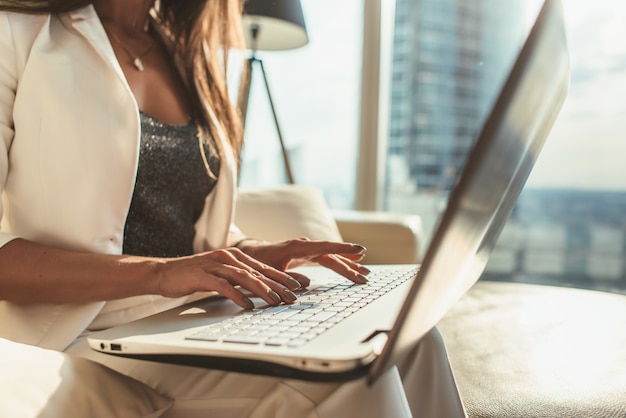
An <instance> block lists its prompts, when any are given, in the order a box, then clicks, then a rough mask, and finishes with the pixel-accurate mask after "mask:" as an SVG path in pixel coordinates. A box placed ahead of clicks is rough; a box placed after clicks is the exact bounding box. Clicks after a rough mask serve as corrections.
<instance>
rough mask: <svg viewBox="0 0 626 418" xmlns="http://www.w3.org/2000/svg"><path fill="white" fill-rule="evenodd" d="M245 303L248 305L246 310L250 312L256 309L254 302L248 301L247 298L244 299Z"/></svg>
mask: <svg viewBox="0 0 626 418" xmlns="http://www.w3.org/2000/svg"><path fill="white" fill-rule="evenodd" d="M243 303H244V305H246V309H249V310H252V309H254V303H252V301H251V300H250V299H248V298H247V297H244V298H243Z"/></svg>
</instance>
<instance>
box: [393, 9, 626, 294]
mask: <svg viewBox="0 0 626 418" xmlns="http://www.w3.org/2000/svg"><path fill="white" fill-rule="evenodd" d="M563 4H564V9H565V14H566V27H567V36H568V41H569V47H570V53H571V65H572V72H571V88H570V93H569V96H568V98H567V100H566V103H565V105H564V107H563V109H562V111H561V114H560V116H559V118H558V120H557V122H556V124H555V126H554V128H553V130H552V132H551V134H550V136H549V138H548V140H547V143H546V145H545V147H544V151H543V153H542V155H541V156H540V158H539V161H538V162H537V165H536V167H535V170H534V171H533V173H532V174H531V177H530V179H529V181H528V183H527V186H526V188H525V189H524V191H523V192H522V196H521V197H520V200H519V202H518V204H517V206H516V208H515V209H514V211H513V214H512V217H511V219H510V221H509V223H508V224H507V226H506V227H505V229H504V231H503V233H502V235H501V237H500V240H499V241H498V245H497V246H496V249H495V251H494V253H493V255H492V258H491V259H490V262H489V264H488V266H487V270H486V273H485V277H489V278H490V279H495V280H515V281H524V282H538V283H549V284H559V285H566V286H576V287H584V288H595V289H602V290H610V291H621V292H626V217H625V216H624V214H625V213H626V166H625V165H624V163H623V161H622V160H623V156H624V155H626V141H624V135H625V134H626V118H624V117H623V115H624V114H625V112H626V100H624V97H626V43H625V42H623V40H624V39H626V26H625V25H623V22H624V21H626V5H624V3H623V2H621V1H619V0H597V1H594V2H587V1H582V0H567V1H563ZM538 5H539V3H538V2H529V1H527V0H510V1H506V2H502V1H501V0H397V8H396V13H401V14H402V16H396V28H395V33H394V36H395V43H396V44H400V45H402V48H401V52H402V59H398V60H396V59H395V58H394V63H393V74H394V77H393V79H392V80H391V97H392V98H393V100H391V102H390V111H391V115H393V119H391V123H390V131H389V138H388V144H387V150H388V151H387V152H388V161H387V168H386V176H387V177H386V186H385V190H384V196H385V197H384V205H385V209H386V210H389V211H394V212H402V213H415V212H417V213H419V214H420V215H422V217H423V220H424V225H425V229H426V232H427V239H428V236H429V235H430V234H431V233H432V230H433V227H434V225H435V223H436V220H437V218H438V216H439V214H440V211H441V208H442V207H443V205H444V204H445V201H446V198H447V193H448V192H449V190H450V188H451V187H452V185H453V184H454V180H455V178H456V175H457V174H458V172H459V170H460V168H461V167H462V165H463V164H464V159H465V155H466V154H467V151H468V149H469V147H470V146H471V144H472V141H473V139H474V137H475V134H476V133H477V131H478V129H479V128H480V124H481V123H482V122H483V120H484V117H485V114H486V112H487V110H488V108H489V106H490V104H491V103H492V101H493V100H494V95H495V94H496V93H497V91H498V88H499V87H500V84H501V82H502V80H503V78H504V76H505V75H506V74H507V71H508V69H509V68H510V65H511V63H512V60H513V59H514V57H515V54H516V53H517V52H518V50H519V46H521V42H522V41H523V39H524V38H525V36H526V34H527V32H528V30H529V27H530V24H531V23H532V21H533V19H534V17H535V16H536V13H537V10H538V8H537V6H538ZM405 26H411V28H412V29H411V31H409V30H407V28H406V27H405ZM411 32H413V34H412V35H410V39H406V37H407V36H408V34H410V33H411ZM407 43H410V46H407ZM407 49H410V51H411V52H410V53H409V54H407ZM394 55H395V54H394ZM407 57H410V58H407ZM398 92H404V93H406V92H409V94H398ZM397 108H398V109H401V111H399V110H397ZM407 114H408V115H413V117H407V118H406V119H401V118H403V117H405V116H406V115H407ZM398 124H400V125H401V126H402V129H400V128H399V127H398V126H396V125H398Z"/></svg>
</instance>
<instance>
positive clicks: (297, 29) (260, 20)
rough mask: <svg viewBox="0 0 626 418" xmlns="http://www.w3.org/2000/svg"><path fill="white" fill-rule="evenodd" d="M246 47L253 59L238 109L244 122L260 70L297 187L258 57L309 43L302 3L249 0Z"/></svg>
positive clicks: (288, 169)
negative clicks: (253, 82)
mask: <svg viewBox="0 0 626 418" xmlns="http://www.w3.org/2000/svg"><path fill="white" fill-rule="evenodd" d="M242 24H243V30H244V36H245V40H246V47H247V48H248V49H249V50H250V57H249V58H248V59H247V64H246V65H247V72H246V74H247V76H246V78H245V79H244V80H243V81H242V83H241V87H240V89H239V98H238V106H239V109H240V111H241V115H242V118H243V121H244V125H245V120H246V115H247V112H248V99H249V97H250V83H251V81H252V72H253V70H254V67H258V68H259V69H260V70H261V75H262V76H263V77H262V78H263V82H264V84H265V91H266V93H267V97H268V99H269V104H270V108H271V111H272V116H273V118H274V124H275V125H276V133H277V135H278V140H279V141H280V147H281V151H282V154H283V161H284V163H285V172H286V175H287V180H288V181H289V184H294V179H293V173H292V171H291V165H290V163H289V154H288V152H287V148H286V147H285V143H284V141H283V135H282V132H281V130H280V125H279V123H278V117H277V115H276V109H275V108H274V101H273V100H272V94H271V91H270V87H269V84H268V82H267V75H266V73H265V68H264V67H263V61H262V60H261V59H260V58H259V57H258V56H257V51H260V50H263V51H281V50H287V49H293V48H298V47H300V46H303V45H305V44H306V43H307V42H308V41H309V38H308V35H307V31H306V26H305V24H304V15H303V13H302V5H301V4H300V0H246V2H245V4H244V12H243V17H242Z"/></svg>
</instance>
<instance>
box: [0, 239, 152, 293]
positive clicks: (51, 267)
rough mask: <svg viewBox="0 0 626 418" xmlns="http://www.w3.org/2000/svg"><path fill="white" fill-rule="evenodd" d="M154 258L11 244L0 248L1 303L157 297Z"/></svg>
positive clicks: (24, 241) (19, 241) (38, 245)
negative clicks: (141, 296) (137, 296)
mask: <svg viewBox="0 0 626 418" xmlns="http://www.w3.org/2000/svg"><path fill="white" fill-rule="evenodd" d="M158 265H159V262H158V261H157V260H155V259H149V258H144V257H132V256H116V255H107V254H89V253H78V252H70V251H64V250H60V249H58V248H54V247H49V246H44V245H40V244H37V243H34V242H31V241H27V240H23V239H16V240H13V241H11V242H9V243H8V244H6V245H4V246H3V247H2V248H0V299H1V300H9V301H13V302H20V303H81V302H93V301H102V300H113V299H120V298H125V297H130V296H136V295H141V294H156V293H158V285H157V274H156V271H157V270H158Z"/></svg>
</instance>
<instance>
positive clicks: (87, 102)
mask: <svg viewBox="0 0 626 418" xmlns="http://www.w3.org/2000/svg"><path fill="white" fill-rule="evenodd" d="M240 8H241V4H240V2H239V0H204V1H203V0H196V1H191V0H190V1H185V2H181V1H178V0H160V1H159V2H156V6H155V1H154V0H93V1H89V0H65V1H61V0H58V1H52V0H48V1H45V0H43V1H35V0H31V1H16V0H10V1H7V0H0V10H5V11H2V12H0V56H2V62H1V63H0V109H1V111H0V135H1V137H2V141H1V142H0V187H1V188H2V191H3V206H2V207H1V208H2V210H3V211H2V230H1V232H0V299H1V300H2V302H0V337H5V338H9V339H13V340H16V341H19V342H24V343H28V344H32V345H37V346H41V347H47V348H54V349H57V350H64V351H66V352H69V353H71V354H75V355H79V356H85V357H89V358H92V359H94V360H96V361H99V362H102V363H104V364H106V365H108V366H110V367H113V368H115V369H117V370H119V371H121V372H122V373H125V374H128V375H130V376H132V377H134V378H137V379H139V380H142V381H144V382H146V383H147V384H149V385H151V386H153V387H155V388H156V389H157V390H159V391H160V392H162V393H164V394H166V395H168V396H170V397H172V398H174V399H175V404H174V409H175V410H176V411H177V413H182V411H187V412H188V411H189V408H191V409H193V408H196V407H198V405H200V409H201V410H202V411H209V412H210V411H214V410H215V408H217V406H216V405H220V406H219V408H220V409H219V411H220V414H230V415H232V416H241V415H242V414H244V410H245V411H246V412H245V414H246V415H250V414H252V415H253V416H264V415H266V414H271V415H275V416H281V415H280V414H281V413H285V414H286V415H289V416H305V415H306V414H309V413H316V414H318V415H325V414H327V413H328V414H332V415H333V416H338V415H337V414H339V415H341V414H342V411H346V412H347V413H349V414H352V413H355V414H356V413H358V414H360V415H363V416H381V414H385V415H387V416H403V415H407V416H408V415H409V411H408V409H407V401H408V404H409V405H410V407H411V409H412V410H413V411H412V412H413V413H414V414H416V415H417V414H418V412H419V413H424V414H426V415H427V414H430V413H432V414H441V413H444V414H445V415H446V416H453V415H456V414H461V415H462V414H463V408H462V405H461V403H460V401H459V399H458V393H457V392H456V388H455V386H454V380H453V378H452V376H451V373H450V370H449V367H448V363H447V360H446V357H445V350H444V349H443V346H442V345H441V342H440V340H439V339H438V337H437V334H436V333H431V334H430V335H429V336H428V337H427V338H425V340H424V341H423V342H422V343H421V344H420V346H419V347H417V348H416V350H415V353H414V356H412V357H411V358H408V359H407V361H406V364H404V365H401V366H400V373H399V372H398V370H397V369H393V370H392V371H390V372H389V373H388V374H387V375H386V376H385V377H384V378H383V379H382V380H381V381H380V383H378V385H377V386H376V387H374V388H367V387H366V385H365V384H364V383H363V382H362V381H356V382H351V383H348V384H343V385H339V384H314V383H306V382H298V381H284V380H280V379H275V378H269V377H261V376H243V375H240V374H237V373H222V372H217V371H212V370H204V369H193V368H186V367H181V366H172V365H165V364H157V363H145V362H138V361H134V360H128V359H119V358H111V357H109V356H104V355H99V354H97V353H95V352H92V351H90V350H89V349H88V348H87V347H86V344H85V339H84V335H85V334H86V333H88V332H89V331H91V330H95V329H102V328H106V327H108V326H111V325H115V324H118V323H122V322H127V321H130V320H133V319H136V318H139V317H142V316H146V315H149V314H151V313H155V312H158V311H161V310H164V309H167V308H170V307H173V306H178V305H180V304H181V303H184V302H187V301H189V300H191V299H193V298H198V297H201V296H202V295H203V293H202V292H204V291H217V292H219V293H220V294H222V295H223V296H225V297H227V298H230V299H232V300H233V301H234V302H235V303H237V304H238V305H240V306H241V307H243V308H246V309H250V308H252V307H253V304H252V302H251V300H250V299H249V298H248V297H246V296H245V292H244V291H243V290H242V289H245V290H247V291H249V292H251V293H252V294H254V295H256V296H259V297H261V298H262V299H263V300H264V301H265V302H267V303H269V304H271V305H277V304H280V303H292V302H294V301H295V300H296V295H295V293H294V292H293V291H294V290H297V289H299V288H300V287H302V286H306V285H307V283H308V279H307V278H306V277H302V276H300V275H297V274H295V273H289V274H288V273H286V271H287V270H288V269H289V268H291V267H293V266H296V265H298V264H302V263H307V262H316V263H319V264H321V265H324V266H326V267H328V268H330V269H332V270H334V271H336V272H338V273H339V274H342V275H343V276H345V277H346V278H347V279H349V280H352V281H354V282H356V283H366V281H367V280H366V278H365V276H366V275H367V273H368V270H367V269H366V268H365V267H363V266H361V265H360V264H359V263H358V262H359V261H360V260H361V258H362V255H363V251H364V248H363V247H361V246H359V245H355V244H346V243H333V242H323V241H309V240H306V239H297V240H291V241H286V242H281V243H276V244H269V243H265V242H258V241H255V240H252V239H246V237H245V236H244V235H243V234H242V232H241V231H239V230H238V229H237V228H236V227H235V226H234V225H232V213H233V202H234V193H235V184H236V181H235V173H236V163H235V161H236V160H237V157H238V154H239V151H240V149H241V143H240V141H241V138H242V134H241V123H240V121H239V119H238V116H237V112H236V111H235V109H234V108H233V107H232V105H231V104H230V102H229V99H228V97H229V94H228V90H227V83H226V77H225V74H226V73H227V69H226V64H227V62H228V61H227V59H226V57H227V56H228V51H229V48H231V47H240V46H241V44H242V42H241V34H240V28H239V21H240ZM105 301H106V302H105ZM172 377H176V378H175V379H173V378H172ZM401 379H402V383H404V385H405V388H406V390H407V393H409V396H405V392H404V390H403V389H402V384H401ZM235 398H238V399H241V398H246V399H247V400H250V399H252V400H253V401H247V402H241V401H237V402H230V401H229V402H227V404H228V407H226V406H225V405H224V401H225V400H231V399H235ZM279 398H280V399H290V402H289V403H288V405H289V408H291V409H290V410H277V409H276V407H274V406H275V405H276V402H274V401H275V400H276V399H279ZM357 399H358V401H356V402H355V400H357ZM366 399H367V400H369V401H370V402H366V401H365V400H366ZM250 402H252V403H251V404H250ZM190 405H192V406H190ZM268 405H270V406H271V405H274V406H271V407H270V406H268ZM225 411H227V412H225ZM250 411H254V412H253V413H251V412H250ZM281 411H282V412H281ZM170 412H171V411H170ZM254 414H256V415H254ZM172 416H173V415H172ZM344 416H345V415H344ZM439 416H442V415H439Z"/></svg>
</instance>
